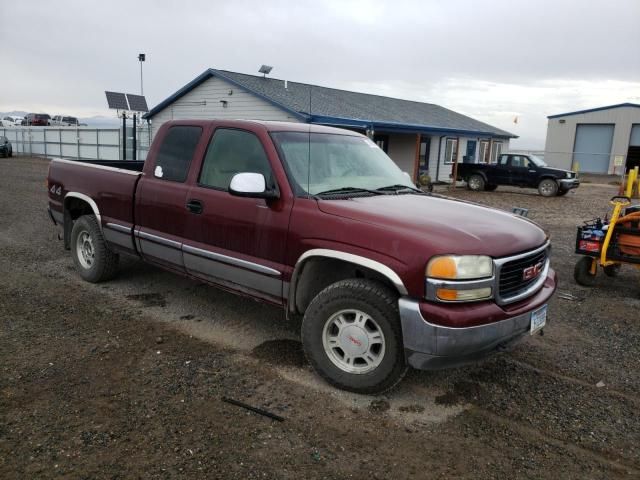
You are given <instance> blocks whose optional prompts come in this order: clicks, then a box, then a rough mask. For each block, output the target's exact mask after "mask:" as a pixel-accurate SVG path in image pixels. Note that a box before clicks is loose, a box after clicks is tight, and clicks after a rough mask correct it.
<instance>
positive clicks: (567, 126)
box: [544, 107, 640, 173]
mask: <svg viewBox="0 0 640 480" xmlns="http://www.w3.org/2000/svg"><path fill="white" fill-rule="evenodd" d="M560 120H564V123H560ZM581 123H601V124H615V130H614V132H613V145H612V147H611V157H610V163H609V173H613V157H614V156H616V155H622V156H624V157H625V159H626V156H627V151H628V149H629V137H630V135H631V127H632V124H634V123H640V108H635V107H620V108H612V109H609V110H599V111H597V112H588V113H581V114H577V115H567V116H566V117H558V118H550V119H549V121H548V124H547V140H546V143H545V154H544V160H545V162H547V163H548V164H549V165H551V166H554V167H559V168H567V169H568V168H571V164H572V162H573V155H572V152H573V147H574V143H575V137H576V128H577V125H578V124H581Z"/></svg>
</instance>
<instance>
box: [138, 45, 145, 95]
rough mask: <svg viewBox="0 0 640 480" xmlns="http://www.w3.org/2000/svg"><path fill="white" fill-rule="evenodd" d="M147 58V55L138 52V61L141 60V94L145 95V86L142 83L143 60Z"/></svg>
mask: <svg viewBox="0 0 640 480" xmlns="http://www.w3.org/2000/svg"><path fill="white" fill-rule="evenodd" d="M146 59H147V55H146V54H144V53H139V54H138V61H139V62H140V95H144V86H143V83H142V62H144V61H145V60H146Z"/></svg>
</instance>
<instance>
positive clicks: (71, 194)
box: [63, 192, 102, 230]
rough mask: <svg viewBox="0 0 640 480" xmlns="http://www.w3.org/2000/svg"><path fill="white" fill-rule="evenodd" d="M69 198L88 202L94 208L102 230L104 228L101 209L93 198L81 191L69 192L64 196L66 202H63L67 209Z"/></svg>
mask: <svg viewBox="0 0 640 480" xmlns="http://www.w3.org/2000/svg"><path fill="white" fill-rule="evenodd" d="M67 198H77V199H80V200H83V201H85V202H87V204H88V205H89V206H90V207H91V210H93V214H94V215H95V217H96V219H97V220H98V225H99V226H100V230H102V217H101V216H100V210H99V209H98V205H97V204H96V202H95V201H94V200H93V198H91V197H89V196H87V195H85V194H84V193H80V192H67V194H66V195H65V196H64V202H63V208H64V209H65V210H66V209H67Z"/></svg>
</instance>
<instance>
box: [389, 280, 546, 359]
mask: <svg viewBox="0 0 640 480" xmlns="http://www.w3.org/2000/svg"><path fill="white" fill-rule="evenodd" d="M556 284H557V280H556V273H555V272H554V271H553V270H551V269H550V270H549V272H548V274H547V278H546V280H545V283H544V284H543V286H542V288H541V289H540V290H539V291H538V292H537V293H536V294H534V295H533V296H531V297H529V299H527V301H526V304H524V305H519V306H518V308H517V309H516V310H515V311H514V314H513V315H512V316H508V315H507V318H504V319H502V320H499V321H495V322H492V323H487V324H483V325H477V326H471V327H462V328H453V327H447V326H443V325H437V324H434V323H430V322H429V319H428V318H425V317H424V316H423V314H422V312H421V308H420V305H421V304H420V302H418V301H416V300H413V299H410V298H408V297H403V298H401V299H400V300H399V308H400V320H401V323H402V336H403V342H404V348H405V357H406V359H407V362H408V363H409V365H411V366H412V367H414V368H417V369H420V370H437V369H442V368H449V367H455V366H458V365H464V364H466V363H470V362H473V361H476V360H478V359H480V358H482V357H484V356H486V355H488V354H491V353H493V352H496V351H502V350H505V349H507V348H508V347H509V346H511V345H512V344H514V343H515V342H517V341H519V340H521V339H522V337H524V336H525V335H526V334H527V333H529V329H530V322H531V312H532V311H533V310H536V309H537V308H539V307H540V306H542V305H544V304H546V303H547V302H548V301H549V299H550V298H551V296H552V295H553V292H554V291H555V289H556ZM469 305H470V306H471V305H473V304H469ZM480 311H482V310H481V309H480Z"/></svg>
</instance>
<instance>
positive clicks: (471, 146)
mask: <svg viewBox="0 0 640 480" xmlns="http://www.w3.org/2000/svg"><path fill="white" fill-rule="evenodd" d="M462 162H463V163H476V141H475V140H467V154H466V155H465V156H464V158H463V159H462Z"/></svg>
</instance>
